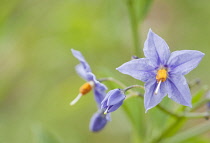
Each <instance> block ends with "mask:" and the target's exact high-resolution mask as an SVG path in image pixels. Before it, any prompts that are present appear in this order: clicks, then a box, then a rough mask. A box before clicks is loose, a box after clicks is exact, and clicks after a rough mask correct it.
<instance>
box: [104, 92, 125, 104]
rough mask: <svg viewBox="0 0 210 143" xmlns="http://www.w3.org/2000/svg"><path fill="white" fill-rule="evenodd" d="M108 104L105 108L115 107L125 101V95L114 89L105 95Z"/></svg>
mask: <svg viewBox="0 0 210 143" xmlns="http://www.w3.org/2000/svg"><path fill="white" fill-rule="evenodd" d="M106 96H108V97H109V98H108V102H107V106H111V105H115V104H117V103H119V102H121V101H123V100H124V99H125V94H123V92H122V91H121V90H120V89H114V90H111V91H109V92H108V93H107V95H106Z"/></svg>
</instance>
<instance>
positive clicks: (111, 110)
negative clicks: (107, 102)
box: [107, 100, 123, 113]
mask: <svg viewBox="0 0 210 143" xmlns="http://www.w3.org/2000/svg"><path fill="white" fill-rule="evenodd" d="M122 104H123V100H122V101H120V102H119V103H117V104H115V105H112V106H110V107H109V109H108V112H107V113H110V112H114V111H115V110H117V109H118V108H119V107H120V106H121V105H122Z"/></svg>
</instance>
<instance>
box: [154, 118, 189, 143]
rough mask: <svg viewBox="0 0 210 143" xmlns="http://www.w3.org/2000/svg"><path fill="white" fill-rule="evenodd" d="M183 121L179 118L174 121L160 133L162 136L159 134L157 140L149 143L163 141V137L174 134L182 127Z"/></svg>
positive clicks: (183, 119)
mask: <svg viewBox="0 0 210 143" xmlns="http://www.w3.org/2000/svg"><path fill="white" fill-rule="evenodd" d="M185 119H186V118H183V117H180V118H178V119H176V121H175V122H174V123H172V124H171V125H169V126H168V127H167V128H166V129H165V130H164V131H163V132H162V134H160V135H159V136H158V137H157V138H155V139H153V140H152V142H151V143H158V142H160V141H161V140H162V139H164V138H165V137H167V136H169V135H170V134H174V132H176V131H177V130H178V129H179V127H180V125H182V124H183V123H184V121H185Z"/></svg>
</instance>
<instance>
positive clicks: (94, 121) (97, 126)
mask: <svg viewBox="0 0 210 143" xmlns="http://www.w3.org/2000/svg"><path fill="white" fill-rule="evenodd" d="M110 120H111V119H110V114H106V115H105V114H104V110H99V111H98V112H96V113H95V114H94V115H93V116H92V118H91V120H90V125H89V128H90V130H91V131H92V132H98V131H100V130H102V129H103V128H104V127H105V125H106V124H107V122H108V121H110Z"/></svg>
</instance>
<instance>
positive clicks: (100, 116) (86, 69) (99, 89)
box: [70, 49, 110, 132]
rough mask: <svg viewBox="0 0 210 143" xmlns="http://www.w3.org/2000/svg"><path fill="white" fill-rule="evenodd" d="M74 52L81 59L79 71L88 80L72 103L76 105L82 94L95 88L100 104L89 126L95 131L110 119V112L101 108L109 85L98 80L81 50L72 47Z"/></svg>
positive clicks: (77, 68) (96, 98) (96, 97)
mask: <svg viewBox="0 0 210 143" xmlns="http://www.w3.org/2000/svg"><path fill="white" fill-rule="evenodd" d="M71 51H72V54H73V55H74V56H75V57H76V58H77V59H78V60H79V61H80V64H79V65H77V66H76V71H77V73H78V74H79V75H80V76H81V77H82V78H83V79H84V80H86V81H87V83H85V84H84V85H83V86H82V87H81V88H80V93H79V95H78V96H77V97H76V98H75V99H74V100H73V101H72V102H71V103H70V104H71V105H74V104H75V103H76V102H77V101H78V100H79V99H80V97H81V96H82V95H85V94H86V93H88V92H89V91H90V90H91V89H92V88H93V90H94V95H95V101H96V103H97V105H98V111H97V112H96V113H95V114H94V115H93V116H92V118H91V121H90V125H89V128H90V130H91V131H93V132H97V131H100V130H102V129H103V128H104V127H105V125H106V124H107V122H108V121H109V120H110V114H106V115H105V114H104V110H102V109H100V107H101V102H102V101H103V99H104V97H105V96H106V90H107V87H106V86H105V85H104V84H102V83H100V82H99V81H98V80H96V77H95V75H94V74H93V73H92V72H91V69H90V66H89V64H88V63H87V62H86V60H85V58H84V57H83V56H82V54H81V53H80V52H79V51H76V50H74V49H71Z"/></svg>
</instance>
